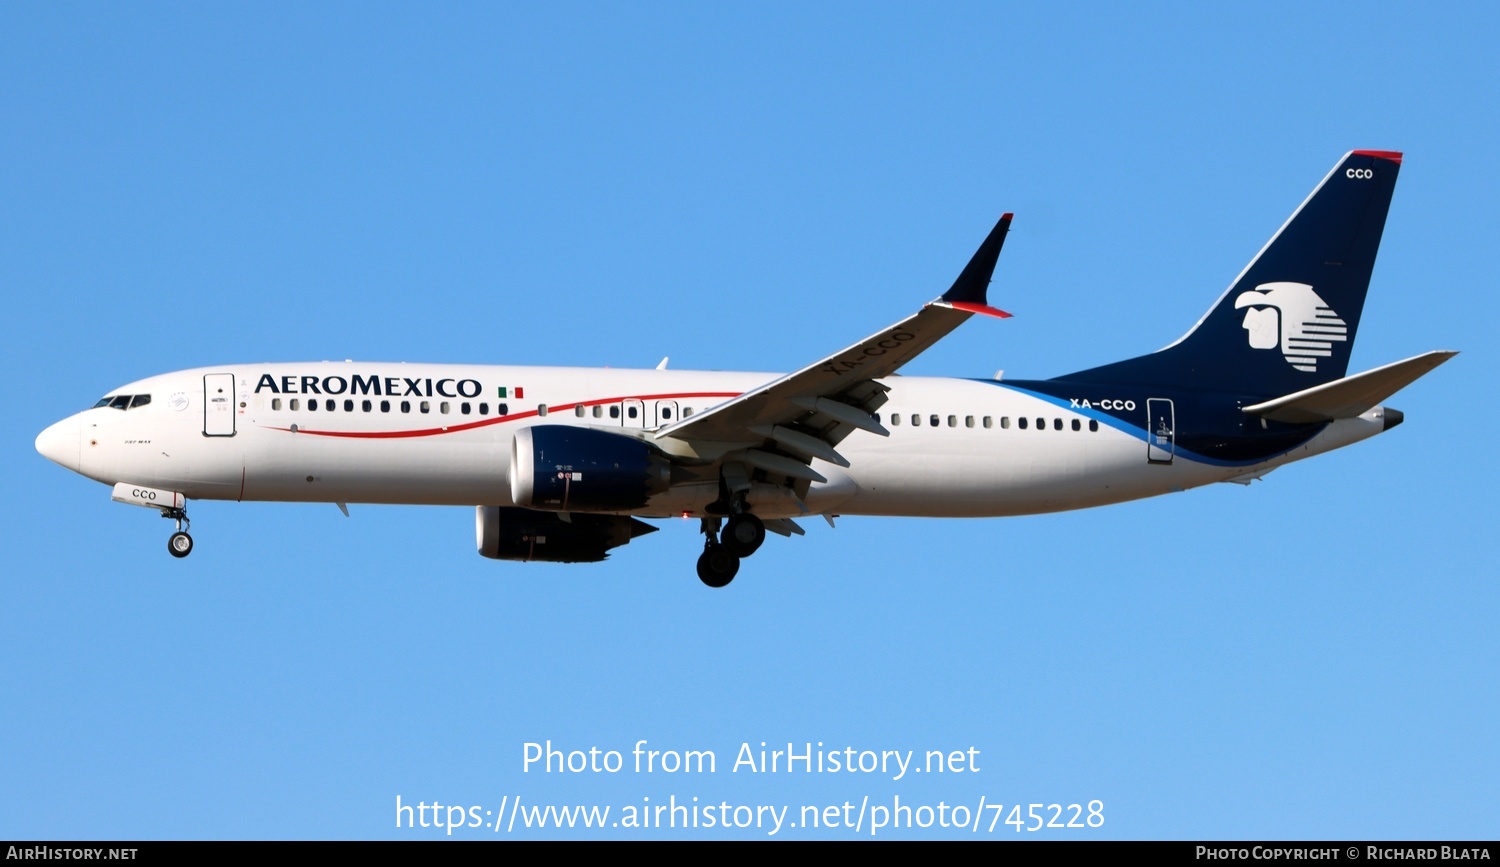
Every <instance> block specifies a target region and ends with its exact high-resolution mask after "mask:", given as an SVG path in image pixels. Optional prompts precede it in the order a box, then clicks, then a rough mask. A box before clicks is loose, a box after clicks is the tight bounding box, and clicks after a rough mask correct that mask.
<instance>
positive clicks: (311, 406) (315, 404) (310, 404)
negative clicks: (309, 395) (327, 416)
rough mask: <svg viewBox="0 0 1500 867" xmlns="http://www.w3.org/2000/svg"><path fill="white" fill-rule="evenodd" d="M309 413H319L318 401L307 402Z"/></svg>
mask: <svg viewBox="0 0 1500 867" xmlns="http://www.w3.org/2000/svg"><path fill="white" fill-rule="evenodd" d="M307 411H308V412H317V411H318V402H317V401H316V400H310V401H308V402H307Z"/></svg>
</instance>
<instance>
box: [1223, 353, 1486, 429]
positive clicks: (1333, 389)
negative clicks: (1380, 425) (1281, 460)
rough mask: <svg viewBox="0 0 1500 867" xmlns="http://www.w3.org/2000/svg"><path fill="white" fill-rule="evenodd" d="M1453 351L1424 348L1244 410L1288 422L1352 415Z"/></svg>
mask: <svg viewBox="0 0 1500 867" xmlns="http://www.w3.org/2000/svg"><path fill="white" fill-rule="evenodd" d="M1457 354H1458V353H1457V352H1450V351H1447V350H1439V351H1435V352H1425V353H1423V354H1421V355H1418V356H1415V357H1413V358H1408V359H1406V360H1404V361H1397V362H1393V363H1391V364H1387V365H1385V366H1384V367H1377V368H1375V369H1374V370H1367V371H1365V372H1364V373H1356V374H1354V375H1353V376H1346V377H1344V378H1343V379H1336V380H1334V381H1333V382H1327V383H1324V384H1323V385H1315V386H1313V387H1312V388H1307V389H1303V390H1302V391H1298V392H1294V393H1292V394H1289V395H1287V396H1286V397H1278V398H1276V399H1275V400H1268V401H1265V402H1264V403H1257V404H1255V405H1254V406H1247V407H1245V410H1244V411H1245V412H1248V413H1250V414H1251V415H1258V416H1260V417H1261V418H1265V419H1270V420H1271V421H1280V422H1286V423H1288V424H1313V423H1316V422H1325V421H1333V420H1334V419H1339V418H1354V417H1356V416H1358V415H1360V414H1361V413H1363V412H1364V411H1365V410H1367V409H1370V408H1371V407H1373V406H1376V405H1378V404H1379V403H1380V402H1381V401H1383V400H1385V399H1386V398H1388V397H1390V396H1391V395H1393V394H1395V393H1396V392H1398V391H1400V390H1401V389H1403V388H1405V387H1407V386H1408V385H1411V384H1412V383H1413V382H1416V381H1417V379H1418V378H1420V377H1421V376H1423V375H1424V374H1426V373H1427V372H1429V371H1431V370H1432V369H1433V368H1435V367H1437V366H1438V365H1439V364H1442V363H1443V362H1445V361H1447V360H1448V359H1450V358H1452V357H1453V356H1455V355H1457Z"/></svg>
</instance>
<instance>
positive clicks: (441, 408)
mask: <svg viewBox="0 0 1500 867" xmlns="http://www.w3.org/2000/svg"><path fill="white" fill-rule="evenodd" d="M451 406H452V405H451V404H449V403H448V401H446V400H445V401H443V402H442V403H440V404H438V412H440V413H442V414H443V415H447V414H448V410H449V408H450V407H451Z"/></svg>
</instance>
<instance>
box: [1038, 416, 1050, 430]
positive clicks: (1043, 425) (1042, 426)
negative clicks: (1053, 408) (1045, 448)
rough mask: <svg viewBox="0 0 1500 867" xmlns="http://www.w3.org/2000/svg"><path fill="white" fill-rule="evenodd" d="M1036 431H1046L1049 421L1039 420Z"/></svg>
mask: <svg viewBox="0 0 1500 867" xmlns="http://www.w3.org/2000/svg"><path fill="white" fill-rule="evenodd" d="M1036 429H1037V430H1046V429H1047V420H1046V419H1044V418H1039V419H1037V420H1036Z"/></svg>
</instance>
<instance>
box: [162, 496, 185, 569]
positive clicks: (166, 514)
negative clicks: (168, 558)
mask: <svg viewBox="0 0 1500 867" xmlns="http://www.w3.org/2000/svg"><path fill="white" fill-rule="evenodd" d="M161 516H162V517H163V518H171V519H173V520H175V521H177V532H175V533H173V534H172V536H171V538H169V539H167V553H168V554H171V555H172V556H173V557H176V558H178V559H179V560H180V559H182V558H183V557H186V556H187V555H189V554H191V553H193V537H192V536H189V535H188V534H187V531H188V527H190V526H192V522H190V521H189V520H188V516H187V508H186V507H184V508H181V509H162V510H161Z"/></svg>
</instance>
